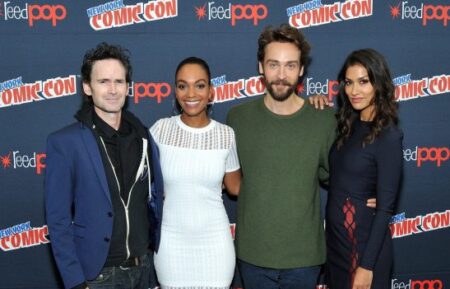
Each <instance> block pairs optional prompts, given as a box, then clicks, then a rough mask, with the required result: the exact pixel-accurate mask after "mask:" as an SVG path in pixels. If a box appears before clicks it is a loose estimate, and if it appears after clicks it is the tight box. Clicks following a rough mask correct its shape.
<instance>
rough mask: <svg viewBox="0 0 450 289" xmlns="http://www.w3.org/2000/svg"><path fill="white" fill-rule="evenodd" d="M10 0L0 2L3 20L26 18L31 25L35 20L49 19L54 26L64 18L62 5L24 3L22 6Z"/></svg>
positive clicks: (65, 12) (64, 8)
mask: <svg viewBox="0 0 450 289" xmlns="http://www.w3.org/2000/svg"><path fill="white" fill-rule="evenodd" d="M10 3H11V1H3V3H2V2H0V7H1V9H2V10H0V16H1V17H2V18H3V20H5V21H14V20H17V21H20V20H28V26H30V27H33V26H34V23H35V22H36V21H50V22H51V23H52V26H53V27H56V25H57V22H58V21H62V20H64V19H66V16H67V9H66V7H65V6H64V5H61V4H57V5H49V4H44V5H35V4H28V3H25V5H24V6H19V5H13V4H10Z"/></svg>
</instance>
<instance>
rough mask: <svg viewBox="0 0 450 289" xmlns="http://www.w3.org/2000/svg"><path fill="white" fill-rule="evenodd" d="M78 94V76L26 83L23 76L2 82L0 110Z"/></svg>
mask: <svg viewBox="0 0 450 289" xmlns="http://www.w3.org/2000/svg"><path fill="white" fill-rule="evenodd" d="M76 93H77V86H76V76H75V75H69V76H67V77H55V78H50V79H46V80H37V81H35V82H34V83H24V82H23V79H22V76H19V77H16V78H13V79H9V80H6V81H3V82H0V108H5V107H10V106H16V105H22V104H25V103H30V102H35V101H42V100H49V99H55V98H59V97H63V96H68V95H74V94H76Z"/></svg>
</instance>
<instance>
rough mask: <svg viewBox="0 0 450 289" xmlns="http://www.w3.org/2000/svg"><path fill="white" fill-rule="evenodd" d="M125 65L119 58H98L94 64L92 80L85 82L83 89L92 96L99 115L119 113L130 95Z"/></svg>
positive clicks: (102, 116) (105, 115)
mask: <svg viewBox="0 0 450 289" xmlns="http://www.w3.org/2000/svg"><path fill="white" fill-rule="evenodd" d="M125 73H126V72H125V67H124V66H123V65H122V63H121V62H120V61H119V60H117V59H104V60H97V61H95V62H94V64H93V65H92V71H91V82H89V83H83V90H84V93H86V94H87V95H89V96H92V100H93V102H94V109H95V112H96V113H97V115H98V116H99V117H100V118H102V119H104V118H105V117H107V116H108V115H114V114H116V115H119V116H120V113H121V111H122V107H123V106H124V104H125V99H126V96H127V95H128V83H127V81H126V77H125Z"/></svg>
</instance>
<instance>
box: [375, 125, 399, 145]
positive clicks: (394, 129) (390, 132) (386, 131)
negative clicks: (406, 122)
mask: <svg viewBox="0 0 450 289" xmlns="http://www.w3.org/2000/svg"><path fill="white" fill-rule="evenodd" d="M379 142H381V143H386V144H388V143H391V144H394V143H400V144H401V143H402V142H403V131H402V129H401V128H400V127H398V126H397V125H396V124H393V123H390V124H388V125H387V126H385V127H384V128H383V130H382V131H381V133H380V137H379Z"/></svg>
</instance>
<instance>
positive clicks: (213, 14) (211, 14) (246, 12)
mask: <svg viewBox="0 0 450 289" xmlns="http://www.w3.org/2000/svg"><path fill="white" fill-rule="evenodd" d="M268 13H269V11H268V9H267V6H266V5H264V4H256V5H251V4H245V5H242V4H231V3H228V5H224V6H222V5H215V2H207V3H205V4H204V5H203V6H199V7H195V14H196V15H197V18H198V20H202V19H206V20H208V21H212V20H224V19H227V20H230V21H231V26H235V25H236V22H237V21H238V20H251V21H252V22H253V25H254V26H257V25H258V22H259V21H260V20H263V19H265V18H266V17H267V15H268Z"/></svg>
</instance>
